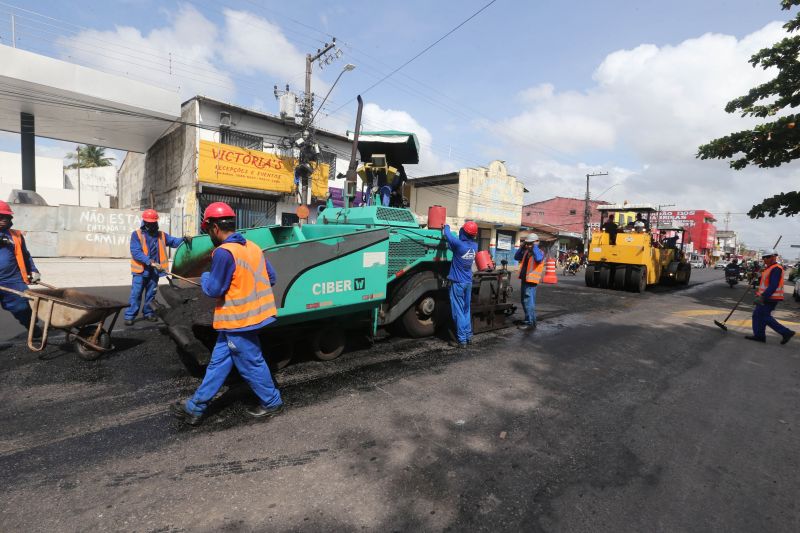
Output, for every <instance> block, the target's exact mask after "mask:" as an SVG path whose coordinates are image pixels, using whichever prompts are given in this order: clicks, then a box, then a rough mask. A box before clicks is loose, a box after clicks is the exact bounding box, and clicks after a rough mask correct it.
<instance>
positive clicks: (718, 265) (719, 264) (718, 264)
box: [692, 261, 728, 270]
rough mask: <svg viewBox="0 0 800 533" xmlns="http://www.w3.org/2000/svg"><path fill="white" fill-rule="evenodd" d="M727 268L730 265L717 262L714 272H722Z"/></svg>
mask: <svg viewBox="0 0 800 533" xmlns="http://www.w3.org/2000/svg"><path fill="white" fill-rule="evenodd" d="M692 266H694V265H692ZM726 266H728V264H727V263H726V262H725V261H717V263H716V264H715V265H714V270H722V269H723V268H725V267H726Z"/></svg>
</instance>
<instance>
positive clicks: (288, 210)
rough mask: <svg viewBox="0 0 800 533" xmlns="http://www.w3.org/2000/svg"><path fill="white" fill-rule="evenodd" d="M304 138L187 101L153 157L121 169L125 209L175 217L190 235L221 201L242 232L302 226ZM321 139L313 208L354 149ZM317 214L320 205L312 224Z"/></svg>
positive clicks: (131, 158) (261, 116)
mask: <svg viewBox="0 0 800 533" xmlns="http://www.w3.org/2000/svg"><path fill="white" fill-rule="evenodd" d="M302 134H303V132H302V131H301V128H300V126H298V124H297V123H296V122H295V121H294V120H293V119H291V120H290V119H282V118H280V117H276V116H274V115H269V114H266V113H261V112H257V111H253V110H250V109H246V108H243V107H238V106H234V105H230V104H226V103H223V102H219V101H217V100H213V99H210V98H206V97H202V96H197V97H195V98H192V99H191V100H189V101H187V102H184V103H183V105H182V106H181V119H180V121H179V122H177V123H175V124H174V125H173V126H172V127H171V128H170V129H169V130H168V131H167V132H166V133H165V134H164V135H163V136H162V137H161V138H160V139H158V141H156V143H155V144H154V145H153V146H152V147H151V148H150V149H149V150H148V151H147V152H146V153H144V154H137V153H131V152H129V153H128V155H127V156H126V158H125V161H124V162H123V164H122V166H121V167H120V170H119V205H120V207H123V208H126V207H128V208H134V209H143V208H147V207H153V208H154V209H156V210H158V211H166V212H170V213H171V215H172V217H173V220H175V219H178V220H182V228H183V232H184V234H186V235H193V234H196V233H197V232H198V230H199V226H200V221H201V218H202V213H203V211H204V209H205V208H206V206H208V204H210V203H212V202H217V201H223V202H226V203H228V204H230V205H231V207H233V209H234V210H235V211H236V214H237V218H238V223H239V225H240V226H241V227H254V226H263V225H269V224H292V223H294V222H297V221H298V217H297V214H296V213H295V211H296V209H297V206H298V205H299V203H300V200H299V199H298V198H297V197H296V194H295V191H296V186H295V178H294V167H295V164H296V159H295V157H296V154H297V146H298V142H300V141H299V139H301V137H302ZM316 142H317V145H318V146H319V149H320V157H319V158H320V163H319V164H318V165H317V166H316V168H315V170H314V173H313V175H312V177H311V180H310V189H311V194H310V198H306V201H308V202H309V203H310V204H312V205H317V204H319V203H321V202H324V200H325V198H326V197H327V194H328V189H329V187H330V186H332V185H333V186H336V181H335V177H336V175H337V169H340V170H342V171H343V170H344V169H345V168H346V167H347V164H348V159H349V153H350V147H351V143H350V141H348V139H347V137H345V136H344V135H338V134H335V133H331V132H327V131H323V130H319V129H317V130H316ZM338 183H339V185H338V186H339V187H341V186H342V185H341V184H342V180H339V182H338ZM316 215H317V209H314V208H312V209H311V214H310V216H309V222H314V221H315V220H316Z"/></svg>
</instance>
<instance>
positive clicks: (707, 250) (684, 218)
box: [658, 209, 717, 261]
mask: <svg viewBox="0 0 800 533" xmlns="http://www.w3.org/2000/svg"><path fill="white" fill-rule="evenodd" d="M716 221H717V220H716V218H714V215H712V214H711V213H710V212H708V211H705V210H702V209H698V210H693V211H661V212H660V214H659V215H658V225H659V226H673V227H675V226H677V227H682V228H686V236H687V237H686V245H685V249H686V251H687V253H691V254H694V255H695V256H700V257H701V258H702V257H705V259H706V260H707V261H711V258H712V257H713V254H714V251H715V249H716V246H717V228H716V226H714V222H716Z"/></svg>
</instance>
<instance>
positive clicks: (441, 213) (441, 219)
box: [428, 205, 447, 229]
mask: <svg viewBox="0 0 800 533" xmlns="http://www.w3.org/2000/svg"><path fill="white" fill-rule="evenodd" d="M446 219H447V209H445V208H444V207H442V206H441V205H432V206H430V207H429V208H428V229H442V228H443V227H444V224H445V220H446Z"/></svg>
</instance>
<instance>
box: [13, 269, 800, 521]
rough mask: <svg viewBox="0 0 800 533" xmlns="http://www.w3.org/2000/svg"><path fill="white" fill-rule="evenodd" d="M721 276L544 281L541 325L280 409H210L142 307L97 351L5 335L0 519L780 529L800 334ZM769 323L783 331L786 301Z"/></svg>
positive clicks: (422, 357)
mask: <svg viewBox="0 0 800 533" xmlns="http://www.w3.org/2000/svg"><path fill="white" fill-rule="evenodd" d="M721 278H722V274H721V271H716V272H714V271H695V272H694V274H693V280H692V286H690V287H689V288H685V289H682V290H674V289H673V290H665V289H657V290H654V291H651V292H648V293H646V294H643V295H634V294H628V293H620V292H613V291H603V290H600V289H588V288H586V287H584V286H583V283H582V279H580V277H578V278H569V279H566V280H565V279H563V278H562V279H560V283H559V285H557V286H555V287H553V286H547V287H543V288H542V289H541V290H540V291H539V319H540V327H539V328H538V329H537V330H536V331H535V332H533V333H523V332H520V331H519V330H516V329H507V330H503V331H499V332H492V333H487V334H484V335H481V336H479V337H476V339H475V340H476V342H475V344H474V345H473V346H472V347H470V348H469V349H466V350H458V349H454V348H450V347H448V346H447V345H445V344H444V343H443V342H442V341H440V340H438V339H425V340H422V341H414V340H410V339H391V338H389V339H385V340H382V341H380V342H378V343H377V344H375V345H374V346H373V347H364V346H360V345H359V344H358V343H357V342H354V345H353V347H352V348H351V349H350V351H348V352H347V353H346V354H345V355H343V356H342V357H341V358H340V359H338V360H336V361H333V362H330V363H319V362H310V361H308V362H301V363H298V364H294V365H292V366H290V367H288V368H286V369H284V370H282V371H280V372H279V373H278V374H277V375H276V380H277V381H278V383H279V385H280V387H281V390H282V393H283V395H284V399H285V401H286V403H287V405H288V409H287V411H286V412H285V413H284V414H282V415H280V416H279V417H277V418H275V419H273V420H270V421H267V422H251V421H250V420H248V419H247V418H246V415H245V413H244V407H245V405H246V404H247V403H248V402H250V401H252V397H251V396H250V393H249V392H248V391H247V388H246V386H241V385H240V384H236V383H232V384H231V385H230V386H229V387H228V388H227V389H226V390H225V391H224V393H223V394H222V396H221V397H220V398H219V399H218V400H217V402H216V404H215V406H214V408H213V410H212V413H211V415H210V417H209V418H208V419H207V420H206V422H205V424H204V425H203V426H201V427H199V428H196V429H189V428H185V427H182V426H180V425H179V423H178V422H177V421H175V420H173V419H172V418H171V416H170V415H169V413H168V411H167V407H168V405H169V404H170V403H172V402H174V401H175V400H177V399H179V398H185V397H186V396H188V395H189V394H191V392H192V391H193V390H194V388H195V387H196V386H197V384H198V380H197V379H196V378H192V377H190V376H188V375H187V373H186V372H185V370H184V368H183V366H182V365H181V364H180V362H179V360H178V358H177V357H176V355H175V352H174V350H173V347H172V345H171V343H170V341H169V340H168V339H167V338H166V337H164V336H162V335H160V334H159V332H158V328H157V327H154V326H152V325H151V324H149V323H137V325H136V326H134V327H133V328H124V327H123V328H120V329H119V330H118V331H117V332H116V339H115V344H116V345H117V348H118V350H117V351H116V352H115V353H113V354H112V355H110V356H107V357H104V358H103V359H101V360H99V361H95V362H86V361H82V360H80V359H78V358H77V357H76V356H75V354H73V353H71V352H69V351H68V350H66V349H64V348H62V347H59V346H58V345H57V343H54V344H53V346H51V347H49V348H48V349H47V350H46V351H45V352H43V353H42V354H40V355H37V354H32V353H30V352H28V351H27V349H26V348H24V347H23V346H22V345H21V343H20V341H19V339H14V340H11V341H10V342H8V343H6V344H4V345H2V347H1V348H0V481H1V482H2V484H3V487H4V490H3V493H2V496H0V513H2V514H1V515H0V519H1V520H2V522H0V523H2V524H3V526H2V529H3V530H5V531H86V530H113V531H153V532H155V531H160V532H167V531H169V532H174V531H250V530H265V531H284V530H288V531H355V530H375V531H435V530H440V531H465V530H479V531H520V530H524V531H613V532H619V531H726V532H727V531H748V532H749V531H798V530H800V509H798V505H800V504H799V503H798V502H799V501H800V500H798V498H797V494H799V493H800V476H798V454H797V449H798V437H797V435H798V431H800V340H795V341H792V342H790V343H789V344H787V345H785V346H780V345H779V344H778V340H779V339H778V337H777V336H776V335H774V333H769V334H768V335H770V336H769V342H768V343H767V344H756V343H752V342H748V341H745V340H744V339H743V338H742V336H743V335H744V334H745V333H746V328H747V325H748V324H749V320H748V318H749V315H748V309H747V308H745V309H744V310H743V311H742V312H737V313H736V314H735V315H734V316H733V317H732V319H731V321H730V322H729V325H730V330H729V331H728V332H727V333H724V332H722V331H721V330H720V329H718V328H717V327H715V326H714V325H713V322H712V321H713V320H714V319H715V318H717V319H720V320H721V319H722V318H724V316H725V314H727V311H728V310H729V309H730V307H731V306H732V305H733V303H734V301H735V300H736V299H737V298H738V296H739V295H740V294H741V291H743V290H744V286H742V285H740V286H738V287H736V288H734V289H730V288H729V287H728V286H727V285H725V284H724V283H723V282H722V280H721ZM778 316H779V318H780V319H781V320H784V321H785V322H786V323H787V324H794V325H790V327H792V328H793V329H800V307H798V304H796V303H794V302H790V301H787V302H786V303H784V304H783V305H781V306H780V307H779V313H778Z"/></svg>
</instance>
